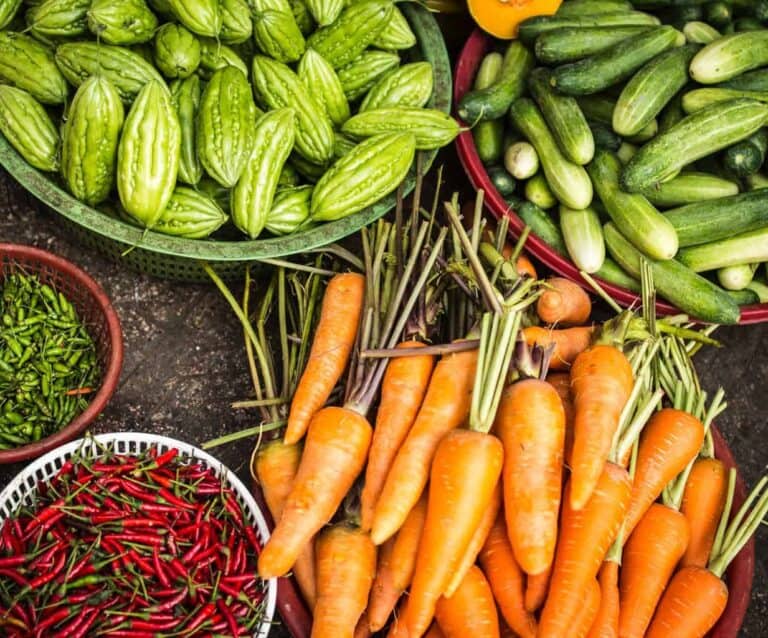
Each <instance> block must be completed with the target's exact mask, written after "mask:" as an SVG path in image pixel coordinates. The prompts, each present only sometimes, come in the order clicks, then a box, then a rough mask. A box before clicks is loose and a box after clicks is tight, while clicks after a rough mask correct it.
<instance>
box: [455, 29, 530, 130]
mask: <svg viewBox="0 0 768 638" xmlns="http://www.w3.org/2000/svg"><path fill="white" fill-rule="evenodd" d="M532 68H533V54H532V53H531V52H530V51H529V50H528V49H527V48H525V47H524V46H523V45H522V44H521V43H520V42H518V41H517V40H513V41H512V43H511V44H510V45H509V47H507V51H506V53H505V54H504V59H503V61H502V65H501V69H500V70H499V75H498V79H497V80H496V82H494V84H493V85H491V86H489V87H486V88H484V89H480V90H476V91H470V92H469V93H467V94H466V95H465V96H464V97H463V98H461V100H460V101H459V107H458V114H459V117H460V118H461V119H462V120H464V121H465V122H468V123H469V124H475V123H476V122H481V121H483V120H495V119H498V118H500V117H502V116H503V115H504V114H505V113H506V112H507V110H509V106H510V104H512V102H514V101H515V100H516V99H517V98H518V97H520V96H521V95H522V94H523V91H524V90H525V81H526V79H527V77H528V73H529V72H530V70H531V69H532Z"/></svg>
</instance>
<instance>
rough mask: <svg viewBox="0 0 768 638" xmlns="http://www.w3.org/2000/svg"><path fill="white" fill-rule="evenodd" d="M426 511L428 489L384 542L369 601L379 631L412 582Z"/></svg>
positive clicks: (371, 621)
mask: <svg viewBox="0 0 768 638" xmlns="http://www.w3.org/2000/svg"><path fill="white" fill-rule="evenodd" d="M426 515H427V494H426V492H424V494H423V495H422V497H421V498H420V499H419V500H418V502H417V503H416V505H414V507H413V509H412V510H411V512H410V513H409V514H408V517H407V518H406V519H405V523H403V526H402V527H401V528H400V531H398V532H397V535H395V536H393V537H392V538H390V539H389V540H388V541H387V542H386V543H384V544H383V545H382V546H381V551H380V552H379V564H378V567H377V569H376V578H375V580H374V581H373V587H371V598H370V600H369V601H368V621H369V625H370V628H371V630H372V631H379V630H380V629H381V628H382V627H383V626H384V625H385V624H386V622H387V619H388V618H389V615H390V614H391V613H392V610H393V609H394V608H395V605H396V604H397V601H398V599H399V598H400V595H401V594H402V593H403V592H404V591H405V589H406V588H407V587H408V585H410V584H411V579H412V578H413V570H414V567H415V566H416V552H417V551H418V549H419V540H420V539H421V531H422V529H423V527H424V518H425V517H426Z"/></svg>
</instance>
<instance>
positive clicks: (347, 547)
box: [312, 523, 376, 638]
mask: <svg viewBox="0 0 768 638" xmlns="http://www.w3.org/2000/svg"><path fill="white" fill-rule="evenodd" d="M315 551H316V554H317V604H316V605H315V610H314V619H313V622H312V638H345V637H346V638H354V635H355V628H356V626H357V623H358V621H359V620H360V617H361V616H362V615H363V612H364V611H365V606H366V603H367V602H368V592H369V591H370V589H371V583H372V582H373V574H374V572H375V570H376V546H375V545H374V544H373V541H371V538H370V536H369V535H368V534H367V533H366V532H364V531H362V530H361V529H360V528H359V527H353V526H350V525H348V524H345V523H342V524H339V525H334V526H333V527H329V528H328V529H327V530H325V531H323V532H322V533H321V534H320V535H319V536H318V539H317V543H316V547H315Z"/></svg>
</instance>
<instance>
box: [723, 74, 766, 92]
mask: <svg viewBox="0 0 768 638" xmlns="http://www.w3.org/2000/svg"><path fill="white" fill-rule="evenodd" d="M717 88H723V89H739V90H742V91H768V69H758V70H757V71H750V72H749V73H744V74H742V75H737V76H736V77H735V78H733V79H732V80H728V81H727V82H722V83H721V84H718V85H717Z"/></svg>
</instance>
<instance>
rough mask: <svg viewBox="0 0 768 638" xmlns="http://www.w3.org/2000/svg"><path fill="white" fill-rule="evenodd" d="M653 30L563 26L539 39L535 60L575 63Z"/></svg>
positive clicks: (635, 27) (552, 62)
mask: <svg viewBox="0 0 768 638" xmlns="http://www.w3.org/2000/svg"><path fill="white" fill-rule="evenodd" d="M651 28H653V27H649V26H634V27H564V28H562V29H555V30H554V31H547V32H546V33H542V34H541V35H540V36H539V37H538V38H536V44H535V46H534V52H535V53H536V58H537V59H538V60H539V61H541V62H544V63H545V64H550V65H554V64H564V63H566V62H575V61H576V60H581V59H582V58H586V57H588V56H590V55H594V54H595V53H600V52H601V51H605V50H606V49H609V48H611V47H612V46H614V45H616V44H618V43H619V42H622V41H623V40H626V39H627V38H629V37H631V36H633V35H637V34H639V33H643V32H645V31H648V29H651Z"/></svg>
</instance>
